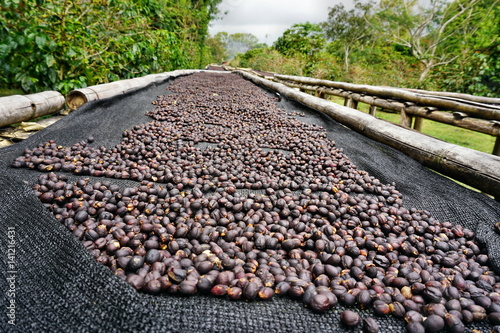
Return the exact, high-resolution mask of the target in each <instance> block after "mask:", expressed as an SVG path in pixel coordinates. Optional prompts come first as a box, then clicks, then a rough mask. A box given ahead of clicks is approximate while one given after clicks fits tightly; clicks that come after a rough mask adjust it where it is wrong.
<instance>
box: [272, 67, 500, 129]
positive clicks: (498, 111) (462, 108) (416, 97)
mask: <svg viewBox="0 0 500 333" xmlns="http://www.w3.org/2000/svg"><path fill="white" fill-rule="evenodd" d="M275 77H276V78H277V79H280V80H288V81H294V82H298V83H301V84H306V85H311V84H313V85H316V86H318V85H319V86H324V87H329V88H337V89H339V88H340V89H343V90H348V91H351V92H356V93H362V94H367V95H372V96H378V97H382V98H386V99H398V100H404V101H409V102H413V103H415V104H416V105H426V106H434V107H437V108H439V109H443V110H448V111H459V112H465V113H467V114H470V115H473V116H476V117H478V118H483V119H491V120H500V106H491V105H484V104H482V103H473V104H469V103H463V102H461V101H460V100H459V99H457V98H442V97H438V96H435V95H430V94H420V93H415V92H412V91H408V90H405V89H399V88H392V87H378V86H369V85H357V84H351V83H346V82H334V81H328V80H319V79H314V78H308V77H302V76H290V75H278V74H276V75H275Z"/></svg>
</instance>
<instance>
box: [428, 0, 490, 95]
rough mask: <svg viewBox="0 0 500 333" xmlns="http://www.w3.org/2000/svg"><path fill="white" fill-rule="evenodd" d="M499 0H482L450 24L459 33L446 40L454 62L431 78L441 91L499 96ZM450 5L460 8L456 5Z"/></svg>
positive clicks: (451, 28)
mask: <svg viewBox="0 0 500 333" xmlns="http://www.w3.org/2000/svg"><path fill="white" fill-rule="evenodd" d="M499 4H500V1H499V0H482V1H480V2H479V3H478V5H477V6H476V7H475V10H474V11H473V12H471V13H470V15H469V16H468V17H467V20H465V18H462V19H461V20H459V21H457V22H455V24H451V25H450V27H449V29H450V30H459V31H460V34H459V35H458V36H456V37H455V38H452V39H450V40H449V41H448V44H449V45H450V48H452V50H453V53H455V54H457V55H458V57H457V60H456V61H454V62H453V63H451V64H450V65H449V66H446V67H445V68H443V70H442V71H440V72H439V73H436V75H435V76H434V79H435V80H437V81H438V82H439V84H440V85H441V86H442V87H443V89H446V90H450V91H457V92H463V93H469V94H476V95H484V96H490V97H499V96H500V74H499V73H500V6H499ZM453 5H455V6H457V5H459V2H457V3H454V4H453Z"/></svg>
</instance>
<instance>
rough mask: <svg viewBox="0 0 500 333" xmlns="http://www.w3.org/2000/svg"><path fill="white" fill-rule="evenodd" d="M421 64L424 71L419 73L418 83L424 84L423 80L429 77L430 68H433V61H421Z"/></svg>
mask: <svg viewBox="0 0 500 333" xmlns="http://www.w3.org/2000/svg"><path fill="white" fill-rule="evenodd" d="M422 63H423V64H424V66H425V67H424V69H423V70H422V72H421V73H420V77H419V78H418V82H419V83H422V82H424V80H425V79H426V78H427V76H428V75H429V73H430V71H431V69H432V67H434V60H432V59H431V60H428V61H422Z"/></svg>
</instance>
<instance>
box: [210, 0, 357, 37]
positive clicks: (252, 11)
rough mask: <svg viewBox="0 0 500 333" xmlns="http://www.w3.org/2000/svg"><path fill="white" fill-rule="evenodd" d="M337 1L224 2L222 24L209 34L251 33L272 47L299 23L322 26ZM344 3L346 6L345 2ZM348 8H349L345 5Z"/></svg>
mask: <svg viewBox="0 0 500 333" xmlns="http://www.w3.org/2000/svg"><path fill="white" fill-rule="evenodd" d="M340 2H341V1H339V0H337V1H334V0H309V1H304V0H224V1H223V2H222V3H221V5H220V6H219V10H220V11H221V12H222V13H224V12H225V11H228V13H227V15H224V16H223V18H222V20H215V21H213V22H212V23H211V26H210V30H209V31H210V34H211V35H214V34H216V33H217V32H222V31H225V32H227V33H229V34H233V33H238V32H242V33H251V34H253V35H255V36H256V37H257V38H259V41H260V42H262V43H267V44H268V45H271V44H272V43H273V42H274V41H275V40H276V39H278V38H279V37H280V36H281V35H282V34H283V32H284V31H285V30H287V29H288V28H290V27H291V26H292V25H294V24H297V23H305V22H311V23H320V22H325V21H326V20H327V18H328V8H329V7H333V6H335V5H336V4H338V3H340ZM342 2H347V1H345V0H342ZM346 7H350V5H347V4H346Z"/></svg>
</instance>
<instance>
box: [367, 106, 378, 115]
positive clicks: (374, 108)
mask: <svg viewBox="0 0 500 333" xmlns="http://www.w3.org/2000/svg"><path fill="white" fill-rule="evenodd" d="M369 112H370V115H372V116H374V117H375V116H376V115H375V114H376V112H377V107H376V106H375V105H370V111H369Z"/></svg>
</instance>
